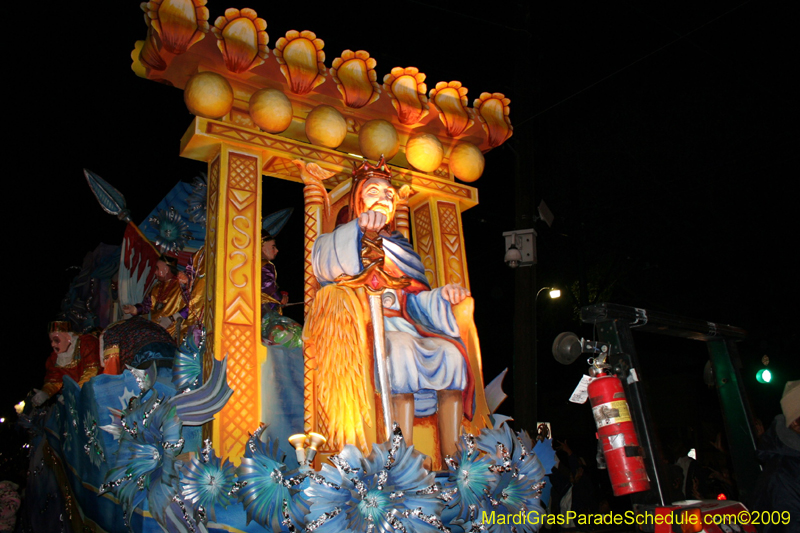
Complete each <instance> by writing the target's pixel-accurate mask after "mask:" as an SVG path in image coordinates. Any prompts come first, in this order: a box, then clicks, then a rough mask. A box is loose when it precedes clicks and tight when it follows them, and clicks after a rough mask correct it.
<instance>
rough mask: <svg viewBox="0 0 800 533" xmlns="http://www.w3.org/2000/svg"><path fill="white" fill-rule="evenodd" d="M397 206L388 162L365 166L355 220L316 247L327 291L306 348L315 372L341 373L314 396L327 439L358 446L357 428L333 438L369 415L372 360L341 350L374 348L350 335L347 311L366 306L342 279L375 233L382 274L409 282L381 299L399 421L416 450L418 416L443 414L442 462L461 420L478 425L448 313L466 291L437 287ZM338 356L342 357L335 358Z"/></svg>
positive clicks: (356, 192) (316, 264)
mask: <svg viewBox="0 0 800 533" xmlns="http://www.w3.org/2000/svg"><path fill="white" fill-rule="evenodd" d="M397 202H398V193H397V191H396V190H395V188H394V187H393V186H392V184H391V173H390V171H389V169H388V167H387V166H386V164H385V162H384V160H383V159H381V161H379V163H378V165H377V166H373V165H371V164H370V163H368V162H364V163H363V164H362V165H361V166H360V167H358V168H357V169H356V170H355V171H354V177H353V186H352V190H351V197H350V217H349V218H350V221H349V222H347V223H345V224H341V225H340V226H338V227H337V228H336V229H335V230H334V231H333V232H331V233H328V234H324V235H321V236H320V237H319V238H318V239H317V240H316V242H315V244H314V247H313V251H312V262H313V269H314V275H315V276H316V278H317V281H318V282H319V283H320V286H321V287H322V288H321V289H320V291H318V292H317V295H316V298H315V301H314V304H313V307H312V309H311V311H310V313H309V316H308V317H307V320H306V331H305V333H304V341H305V342H306V343H307V347H308V348H309V350H313V351H314V353H316V354H317V355H316V358H317V360H318V361H319V363H318V364H319V368H320V370H318V372H320V371H322V373H324V372H328V373H331V374H333V375H335V376H336V377H333V375H331V376H329V377H323V378H322V379H330V380H331V381H334V382H335V383H332V384H331V385H330V386H328V385H323V386H322V387H320V388H319V389H318V392H317V398H318V401H319V403H320V405H321V407H320V408H321V409H322V410H323V411H324V415H323V416H324V417H327V422H328V426H329V427H330V428H332V432H333V434H332V435H330V436H331V437H332V438H333V439H334V440H336V439H341V440H344V441H345V442H346V443H350V444H356V445H360V442H359V441H360V440H361V439H362V438H363V437H362V436H361V435H359V434H358V429H356V430H355V432H354V434H345V435H341V436H340V435H337V434H336V433H337V432H338V431H339V430H338V428H339V427H345V428H349V427H351V426H355V427H358V422H359V421H358V420H356V421H355V424H351V423H349V422H348V421H347V420H345V419H346V418H348V417H356V418H360V417H362V416H363V413H364V412H365V409H364V408H363V407H359V402H363V401H365V399H366V397H367V396H368V394H369V392H368V391H369V386H368V385H365V379H367V380H368V379H369V378H370V376H369V374H370V373H371V372H372V370H371V369H372V367H373V365H372V364H371V363H372V362H371V361H369V360H367V361H366V363H365V362H364V359H363V358H362V359H359V358H358V357H351V356H350V355H349V354H348V353H344V352H343V349H344V348H343V346H345V345H348V346H354V345H358V344H359V343H361V344H364V343H366V344H368V341H367V339H366V337H368V335H364V334H363V332H364V330H363V329H362V330H360V331H361V332H360V333H359V330H358V328H355V329H356V334H355V335H352V336H350V337H348V335H349V334H348V331H349V326H350V323H351V322H352V321H355V320H358V319H359V318H358V317H357V316H353V315H352V314H351V310H353V309H362V310H363V309H364V305H365V304H364V296H363V293H362V294H359V291H358V290H353V289H349V288H347V287H342V286H340V285H337V284H336V281H337V278H339V277H340V276H355V275H357V274H359V273H360V272H361V270H362V258H361V240H362V236H363V235H364V233H365V232H372V231H375V232H378V233H379V234H380V235H381V237H382V242H383V250H384V253H385V262H384V271H385V272H386V273H387V274H389V275H391V276H393V277H395V278H405V282H406V283H407V286H406V287H405V288H402V289H386V290H385V291H384V292H383V294H382V296H381V299H382V303H383V317H384V319H383V320H384V330H385V332H386V334H385V340H386V350H387V354H388V366H389V375H390V382H391V389H392V390H391V403H392V411H393V416H394V419H395V421H396V422H397V423H398V424H399V425H400V427H401V429H402V430H403V435H404V436H405V438H406V442H407V443H408V444H412V443H413V440H414V434H413V427H414V426H413V424H414V418H415V416H416V417H423V416H428V415H431V414H433V413H434V412H438V433H439V444H440V451H441V453H442V457H444V456H446V455H454V454H455V453H456V441H457V438H458V436H459V432H460V428H461V422H462V417H466V418H467V419H468V420H472V417H473V412H474V411H473V405H474V404H473V400H474V391H475V380H474V376H473V373H472V370H471V368H470V364H469V361H468V356H467V353H466V351H465V347H464V343H463V342H462V340H461V338H460V337H459V327H458V324H457V322H456V318H455V316H454V314H453V309H452V307H453V306H454V305H456V304H458V303H460V302H461V301H463V300H464V299H465V298H467V297H468V296H469V291H467V290H466V289H465V288H463V287H461V286H460V285H458V284H448V285H445V286H444V287H439V288H436V289H433V290H432V289H431V287H430V285H429V283H428V279H427V278H426V276H425V268H424V266H423V264H422V261H421V260H420V256H419V255H417V253H416V252H415V251H414V250H413V248H412V246H411V244H410V243H409V241H408V240H407V239H406V238H405V237H404V236H403V235H402V234H400V233H399V232H397V231H394V215H395V211H396V208H397ZM341 279H342V278H340V280H341ZM357 314H358V313H356V315H357ZM361 316H363V314H362V315H361ZM351 318H352V320H351ZM331 339H332V340H331ZM325 343H327V344H325ZM337 357H338V358H341V359H342V360H339V361H336V360H335V358H337ZM348 388H349V389H352V390H347V389H348ZM334 389H335V390H334ZM342 398H347V399H346V400H343V399H342ZM344 401H347V402H350V404H351V405H350V406H349V410H348V406H347V405H338V406H337V403H342V402H344ZM353 411H355V412H353ZM367 422H368V423H369V421H367ZM339 444H342V443H341V441H340V442H339Z"/></svg>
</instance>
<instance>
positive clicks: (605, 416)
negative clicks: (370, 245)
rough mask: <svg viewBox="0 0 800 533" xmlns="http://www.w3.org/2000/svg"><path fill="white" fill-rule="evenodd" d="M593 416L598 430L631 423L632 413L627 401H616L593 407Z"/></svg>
mask: <svg viewBox="0 0 800 533" xmlns="http://www.w3.org/2000/svg"><path fill="white" fill-rule="evenodd" d="M592 414H593V415H594V421H595V423H596V424H597V428H598V429H600V428H602V427H605V426H609V425H611V424H621V423H622V422H630V421H631V412H630V411H629V410H628V402H626V401H625V400H615V401H613V402H606V403H601V404H600V405H596V406H595V407H592Z"/></svg>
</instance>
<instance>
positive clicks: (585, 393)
mask: <svg viewBox="0 0 800 533" xmlns="http://www.w3.org/2000/svg"><path fill="white" fill-rule="evenodd" d="M592 381H594V378H593V377H592V376H587V375H585V374H584V375H583V377H582V378H581V381H580V383H578V386H577V387H575V390H574V391H572V396H570V397H569V401H571V402H572V403H586V400H588V399H589V383H591V382H592Z"/></svg>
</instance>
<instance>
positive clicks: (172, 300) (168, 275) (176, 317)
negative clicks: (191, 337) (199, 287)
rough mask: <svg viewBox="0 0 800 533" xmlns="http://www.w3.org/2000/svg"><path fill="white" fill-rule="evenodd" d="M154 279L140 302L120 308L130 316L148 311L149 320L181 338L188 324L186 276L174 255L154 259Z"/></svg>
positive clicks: (175, 336) (188, 297)
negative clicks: (179, 269) (180, 270)
mask: <svg viewBox="0 0 800 533" xmlns="http://www.w3.org/2000/svg"><path fill="white" fill-rule="evenodd" d="M156 280H157V281H156V282H155V283H154V284H153V287H152V288H151V289H150V292H149V293H147V295H146V296H145V297H144V300H143V301H142V302H141V303H138V304H136V305H123V306H122V310H123V311H124V312H125V313H127V314H129V315H133V316H141V315H146V314H147V313H150V320H152V321H153V322H155V323H157V324H158V325H160V326H161V327H163V328H164V329H166V330H167V333H169V334H170V336H172V337H173V338H175V339H176V340H177V341H178V342H180V340H181V339H182V338H183V336H184V335H185V334H186V331H187V329H188V327H189V325H190V324H189V322H190V320H187V319H188V318H190V317H189V302H190V300H191V296H190V294H189V279H188V278H187V276H186V274H184V273H183V272H180V273H179V272H178V260H177V259H175V258H174V257H169V256H166V255H162V256H161V257H159V259H158V261H157V262H156Z"/></svg>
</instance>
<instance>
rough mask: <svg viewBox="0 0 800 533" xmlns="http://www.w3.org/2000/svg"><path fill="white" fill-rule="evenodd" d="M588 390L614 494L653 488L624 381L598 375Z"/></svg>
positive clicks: (621, 494)
mask: <svg viewBox="0 0 800 533" xmlns="http://www.w3.org/2000/svg"><path fill="white" fill-rule="evenodd" d="M588 392H589V402H590V403H591V404H592V414H593V415H594V421H595V424H596V425H597V436H598V438H599V439H600V442H601V444H602V447H603V455H604V456H605V458H606V463H607V465H608V475H609V477H610V478H611V487H612V488H613V490H614V496H624V495H626V494H632V493H634V492H643V491H646V490H650V479H649V478H648V477H647V469H646V468H645V466H644V452H643V450H642V447H641V446H639V439H638V437H637V436H636V428H635V427H634V425H633V420H632V419H631V413H630V409H629V408H628V401H627V399H626V398H625V391H624V389H623V388H622V382H621V381H620V380H619V378H618V377H616V376H609V375H604V374H598V376H597V377H596V378H595V379H594V380H593V381H592V382H591V383H589V387H588Z"/></svg>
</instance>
